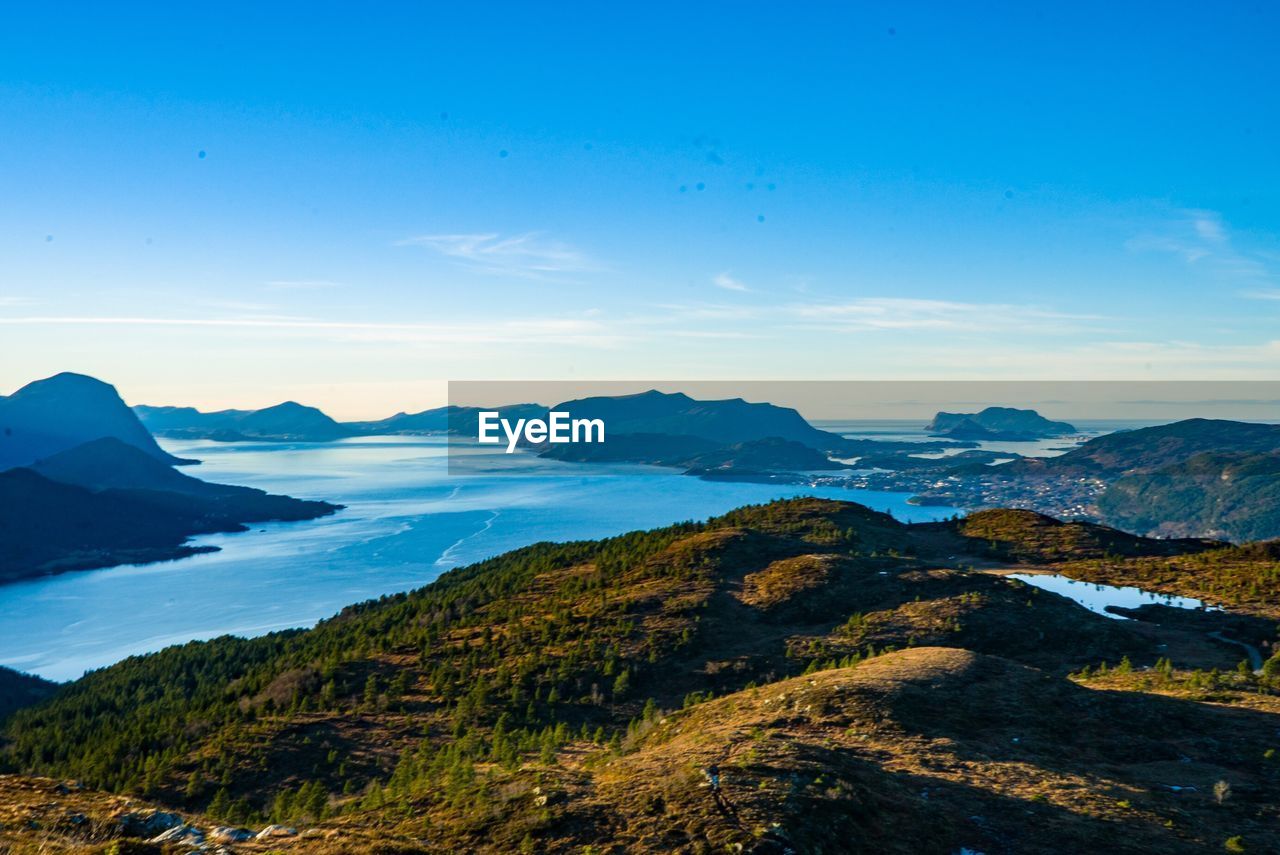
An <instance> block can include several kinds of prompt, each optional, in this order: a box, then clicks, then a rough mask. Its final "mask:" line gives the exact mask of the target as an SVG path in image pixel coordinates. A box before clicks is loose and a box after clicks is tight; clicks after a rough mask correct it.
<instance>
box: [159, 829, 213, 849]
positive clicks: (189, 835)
mask: <svg viewBox="0 0 1280 855" xmlns="http://www.w3.org/2000/svg"><path fill="white" fill-rule="evenodd" d="M148 842H149V843H185V844H187V845H189V846H203V845H204V832H203V831H201V830H200V829H198V828H196V827H195V826H194V825H175V826H174V827H173V828H171V829H169V830H168V831H166V832H164V833H162V834H157V835H156V836H155V837H153V838H151V840H149V841H148Z"/></svg>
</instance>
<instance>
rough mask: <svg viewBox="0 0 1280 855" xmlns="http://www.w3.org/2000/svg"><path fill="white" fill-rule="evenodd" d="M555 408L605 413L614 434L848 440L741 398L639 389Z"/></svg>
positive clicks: (728, 440)
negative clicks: (698, 397) (709, 398)
mask: <svg viewBox="0 0 1280 855" xmlns="http://www.w3.org/2000/svg"><path fill="white" fill-rule="evenodd" d="M555 409H556V410H560V411H563V412H567V413H570V414H572V416H573V417H574V418H587V419H603V420H604V423H605V425H606V426H607V430H608V433H612V434H668V435H678V436H694V437H698V438H700V439H707V440H711V441H712V442H715V443H717V444H719V445H730V444H733V443H738V442H750V441H752V440H757V439H768V438H770V437H777V438H778V439H787V440H791V441H793V442H799V443H803V444H804V445H807V446H809V447H811V448H817V449H822V450H826V449H834V448H839V447H841V446H842V445H844V443H845V440H844V439H843V438H842V437H840V436H838V435H837V434H834V433H830V432H828V431H824V430H819V429H818V428H815V427H814V426H813V425H811V424H809V423H808V422H807V421H805V420H804V418H803V417H802V416H801V415H800V414H799V413H798V412H796V411H795V410H793V409H791V408H790V407H779V406H775V405H774V404H763V403H749V402H747V401H744V400H743V399H741V398H730V399H726V400H721V401H698V400H695V399H693V398H690V397H689V396H688V395H686V394H684V393H682V392H676V393H674V394H667V393H663V392H658V391H656V390H650V391H648V392H642V393H640V394H638V395H623V396H619V397H593V398H579V399H576V400H572V401H565V402H564V403H562V404H558V405H557V406H556V407H555Z"/></svg>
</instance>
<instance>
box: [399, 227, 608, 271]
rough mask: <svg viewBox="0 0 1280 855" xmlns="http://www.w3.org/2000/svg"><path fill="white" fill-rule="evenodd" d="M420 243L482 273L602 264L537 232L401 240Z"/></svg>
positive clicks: (581, 268) (586, 267) (571, 268)
mask: <svg viewBox="0 0 1280 855" xmlns="http://www.w3.org/2000/svg"><path fill="white" fill-rule="evenodd" d="M397 245H399V246H421V247H425V248H426V249H430V250H433V251H435V252H438V253H440V254H441V255H443V256H445V257H447V258H451V259H453V260H454V261H456V262H457V263H459V264H461V265H463V266H464V267H467V268H469V269H471V270H475V271H477V272H480V273H491V274H497V275H503V276H519V277H524V278H528V279H546V278H554V277H556V276H563V275H565V274H573V273H586V272H590V271H597V270H600V269H601V266H600V265H599V264H597V263H596V262H595V261H593V260H592V259H590V258H588V257H587V256H586V255H585V254H584V253H582V252H580V251H579V250H577V249H575V248H573V247H571V246H569V245H567V244H565V243H562V242H560V241H556V240H551V239H548V238H546V237H545V236H543V235H542V234H540V233H538V232H526V233H524V234H520V235H511V236H504V235H500V234H498V233H496V232H491V233H484V234H440V235H419V236H417V237H411V238H405V239H404V240H401V241H398V242H397Z"/></svg>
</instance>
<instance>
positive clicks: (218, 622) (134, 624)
mask: <svg viewBox="0 0 1280 855" xmlns="http://www.w3.org/2000/svg"><path fill="white" fill-rule="evenodd" d="M162 444H163V445H164V447H165V449H166V450H167V451H169V452H171V453H173V454H176V455H178V456H179V457H185V458H196V459H199V460H201V461H203V462H202V464H201V465H199V466H195V467H192V468H190V469H187V470H185V471H186V472H187V473H188V474H191V475H194V476H197V477H200V478H203V479H205V480H207V481H216V482H220V483H226V484H243V485H247V486H252V487H259V488H261V489H264V490H268V491H270V492H274V493H283V494H286V495H290V496H297V497H299V498H307V499H326V500H329V501H332V502H336V503H341V504H343V505H346V508H345V509H344V510H342V511H340V512H338V513H337V514H335V515H333V516H331V517H325V518H322V519H318V520H312V521H308V522H296V523H270V524H265V525H255V526H253V527H252V530H250V531H248V532H243V533H237V534H220V535H211V536H204V537H200V538H197V539H195V541H194V543H196V544H199V545H212V546H218V547H220V551H218V552H213V553H206V554H202V555H196V556H192V557H190V558H184V559H181V560H178V561H169V562H161V563H155V564H147V565H139V566H123V567H113V568H107V569H104V570H94V571H81V572H72V573H64V574H61V575H58V576H50V577H45V578H41V579H37V580H33V581H28V582H22V583H18V584H12V585H5V586H0V664H3V665H8V666H9V667H12V668H18V669H20V670H24V671H28V672H31V673H35V674H40V675H41V676H44V677H48V678H51V679H56V680H68V679H73V678H75V677H78V676H80V675H81V674H82V673H83V672H84V671H85V670H87V669H92V668H100V667H102V666H105V665H109V664H111V663H113V662H116V661H119V660H120V659H123V658H125V657H127V656H131V655H134V654H138V653H146V652H150V651H154V650H158V649H160V648H162V647H166V646H168V645H171V644H179V643H183V642H186V641H191V640H193V639H207V638H213V637H215V636H219V635H224V634H234V635H242V636H253V635H260V634H263V633H267V632H271V631H273V630H278V629H285V628H288V627H304V626H310V625H312V624H314V623H315V622H316V621H318V620H321V619H323V618H325V617H328V616H330V615H333V614H335V613H336V612H338V611H339V610H340V609H341V608H342V607H343V606H346V605H349V604H351V603H356V602H360V601H363V600H367V599H371V598H374V597H378V596H381V595H383V594H390V593H396V592H400V591H407V590H411V589H413V588H417V587H420V586H422V585H425V584H427V583H428V582H430V581H432V580H433V579H435V578H436V577H438V576H439V575H440V574H441V573H443V572H445V571H447V570H449V569H450V568H453V567H458V566H462V565H465V564H469V563H472V562H474V561H478V560H480V559H483V558H487V557H490V556H493V555H497V554H500V553H502V552H506V551H508V550H511V549H515V548H517V547H520V546H526V545H528V544H530V543H534V542H537V541H546V540H549V541H565V540H577V539H588V538H599V537H606V536H609V535H615V534H620V533H623V532H626V531H633V530H636V529H645V528H653V527H656V526H662V525H667V524H670V523H674V522H679V521H682V520H702V519H706V518H707V517H710V516H714V515H717V514H721V513H724V512H726V511H729V510H732V509H733V508H736V507H739V506H742V505H746V504H753V503H759V502H766V501H769V500H771V499H776V498H782V497H789V496H796V495H816V496H822V497H826V498H833V499H843V500H848V501H856V502H862V503H863V504H866V505H869V506H870V507H872V508H875V509H877V510H881V511H887V512H890V513H892V514H894V515H895V516H896V517H897V518H898V519H900V520H904V521H908V520H910V521H919V520H929V519H941V518H945V517H949V516H951V515H952V514H954V513H956V511H955V510H954V509H952V508H939V507H917V506H913V505H910V504H908V503H907V499H909V498H910V496H909V494H906V493H884V492H871V491H866V490H848V489H842V488H839V487H834V488H833V487H823V488H815V487H810V486H804V485H782V484H754V483H726V482H713V481H704V480H701V479H698V478H693V477H689V476H685V475H681V474H679V473H678V472H676V471H675V470H666V469H658V468H656V467H643V466H628V465H601V464H580V463H567V462H560V461H551V460H544V459H541V458H538V457H535V456H533V455H531V454H523V453H522V454H515V455H506V454H502V453H501V451H492V450H490V449H485V450H481V449H480V448H479V447H478V446H477V447H476V448H474V449H469V450H467V451H466V464H467V465H464V466H459V465H454V466H452V467H450V466H449V465H447V464H448V458H447V452H448V446H447V444H446V442H445V440H444V439H442V438H432V437H422V438H414V437H374V438H361V439H352V440H344V441H341V442H334V443H309V444H302V443H298V444H287V443H214V442H208V441H196V442H176V441H164V442H162ZM454 453H455V455H456V454H457V450H456V448H455V452H454ZM454 462H455V464H456V463H457V462H458V458H457V457H455V460H454Z"/></svg>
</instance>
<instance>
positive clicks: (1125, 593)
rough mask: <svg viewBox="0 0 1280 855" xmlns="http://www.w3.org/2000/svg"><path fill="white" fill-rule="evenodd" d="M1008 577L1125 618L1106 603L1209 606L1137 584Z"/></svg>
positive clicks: (1126, 606) (1056, 576) (1052, 576)
mask: <svg viewBox="0 0 1280 855" xmlns="http://www.w3.org/2000/svg"><path fill="white" fill-rule="evenodd" d="M1008 578H1010V579H1017V580H1019V581H1021V582H1026V583H1027V584H1028V585H1032V586H1034V587H1036V588H1041V589H1043V590H1046V591H1052V592H1053V593H1055V594H1061V595H1062V596H1064V597H1067V598H1068V599H1071V600H1074V601H1075V602H1077V603H1079V604H1080V605H1082V606H1084V607H1085V608H1086V609H1088V610H1089V611H1091V612H1094V613H1096V614H1100V615H1103V616H1105V617H1109V618H1116V619H1117V620H1128V618H1126V617H1125V616H1124V615H1118V614H1114V613H1113V612H1109V611H1107V609H1108V608H1109V607H1112V606H1114V607H1117V608H1122V609H1136V608H1140V607H1142V606H1172V607H1173V608H1178V609H1211V610H1216V609H1214V607H1212V606H1207V605H1206V604H1205V603H1204V602H1203V601H1202V600H1197V599H1194V598H1192V597H1178V596H1174V595H1173V594H1161V593H1158V592H1154V591H1144V590H1142V589H1141V588H1130V587H1117V586H1115V585H1101V584H1098V583H1097V582H1081V581H1080V580H1078V579H1071V578H1069V577H1067V576H1061V575H1059V574H1056V573H1011V574H1009V577H1008Z"/></svg>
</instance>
